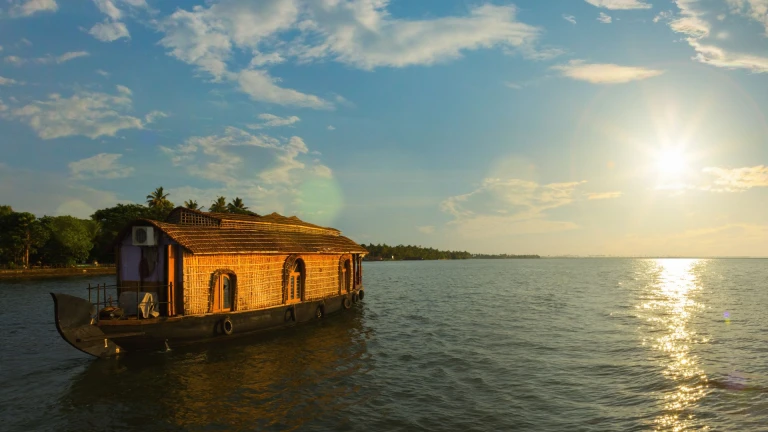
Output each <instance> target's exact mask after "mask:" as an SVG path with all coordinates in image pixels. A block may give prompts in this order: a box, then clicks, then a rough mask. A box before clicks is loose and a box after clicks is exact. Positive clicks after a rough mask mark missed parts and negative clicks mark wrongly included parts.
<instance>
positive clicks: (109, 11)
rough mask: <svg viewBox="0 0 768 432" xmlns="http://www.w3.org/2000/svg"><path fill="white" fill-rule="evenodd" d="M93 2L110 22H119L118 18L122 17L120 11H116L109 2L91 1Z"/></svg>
mask: <svg viewBox="0 0 768 432" xmlns="http://www.w3.org/2000/svg"><path fill="white" fill-rule="evenodd" d="M93 2H94V3H96V7H97V8H99V11H101V13H103V14H104V15H106V16H108V17H109V18H111V19H112V20H114V21H120V18H122V17H123V13H122V11H121V10H120V9H118V8H117V6H115V4H114V3H112V1H111V0H93Z"/></svg>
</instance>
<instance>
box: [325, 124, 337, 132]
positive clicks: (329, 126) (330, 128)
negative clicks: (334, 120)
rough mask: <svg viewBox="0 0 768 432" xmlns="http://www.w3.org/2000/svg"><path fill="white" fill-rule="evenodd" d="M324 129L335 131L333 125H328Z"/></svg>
mask: <svg viewBox="0 0 768 432" xmlns="http://www.w3.org/2000/svg"><path fill="white" fill-rule="evenodd" d="M326 129H328V130H329V131H335V130H336V127H335V126H333V125H328V127H327V128H326Z"/></svg>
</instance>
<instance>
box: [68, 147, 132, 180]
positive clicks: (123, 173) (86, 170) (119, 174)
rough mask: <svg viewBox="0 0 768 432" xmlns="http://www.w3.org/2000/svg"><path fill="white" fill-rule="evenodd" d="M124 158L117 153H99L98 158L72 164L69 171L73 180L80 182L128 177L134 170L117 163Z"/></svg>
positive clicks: (93, 157) (94, 157) (92, 157)
mask: <svg viewBox="0 0 768 432" xmlns="http://www.w3.org/2000/svg"><path fill="white" fill-rule="evenodd" d="M122 156H123V155H121V154H117V153H99V154H97V155H96V156H91V157H89V158H85V159H81V160H79V161H75V162H71V163H70V164H69V171H70V173H71V174H72V177H73V178H75V179H79V180H87V179H96V178H101V179H117V178H124V177H128V176H130V175H131V174H133V168H132V167H126V166H124V165H120V164H119V163H117V161H118V159H120V158H121V157H122Z"/></svg>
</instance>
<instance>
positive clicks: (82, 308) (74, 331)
mask: <svg viewBox="0 0 768 432" xmlns="http://www.w3.org/2000/svg"><path fill="white" fill-rule="evenodd" d="M51 297H53V309H54V312H55V320H56V329H57V330H58V331H59V334H60V335H61V337H62V338H63V339H64V340H65V341H67V342H68V343H69V344H70V345H72V346H73V347H75V348H77V349H78V350H80V351H82V352H84V353H86V354H90V355H92V356H95V357H102V358H104V357H111V356H114V355H116V354H117V353H119V352H120V347H118V346H117V345H116V344H115V343H114V342H112V341H111V340H109V338H108V337H107V336H106V335H105V334H104V332H102V331H101V329H100V328H99V327H98V326H96V325H95V324H94V323H95V315H96V312H95V306H94V305H92V304H91V303H90V302H89V301H88V300H85V299H82V298H80V297H75V296H71V295H68V294H57V293H51Z"/></svg>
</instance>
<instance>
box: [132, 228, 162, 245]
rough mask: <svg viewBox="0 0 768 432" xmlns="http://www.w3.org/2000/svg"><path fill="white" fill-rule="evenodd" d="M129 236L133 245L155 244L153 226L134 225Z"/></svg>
mask: <svg viewBox="0 0 768 432" xmlns="http://www.w3.org/2000/svg"><path fill="white" fill-rule="evenodd" d="M131 237H132V238H133V245H134V246H155V245H156V244H157V239H156V238H155V229H154V228H153V227H143V226H135V227H133V235H132V236H131Z"/></svg>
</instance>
